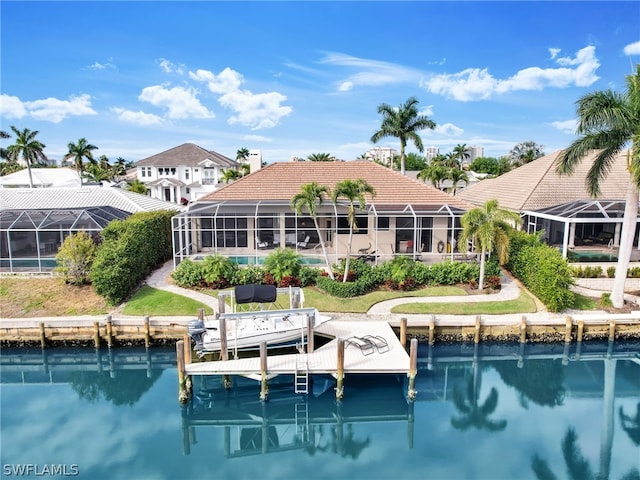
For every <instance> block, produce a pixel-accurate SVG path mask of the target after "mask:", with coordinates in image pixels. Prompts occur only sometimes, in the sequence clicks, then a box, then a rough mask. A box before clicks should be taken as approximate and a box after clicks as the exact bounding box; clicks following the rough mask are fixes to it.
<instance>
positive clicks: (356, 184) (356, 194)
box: [331, 178, 376, 283]
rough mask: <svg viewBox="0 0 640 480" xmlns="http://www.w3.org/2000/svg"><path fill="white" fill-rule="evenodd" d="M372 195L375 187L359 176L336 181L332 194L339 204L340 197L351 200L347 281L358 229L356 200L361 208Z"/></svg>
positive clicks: (343, 279) (374, 193) (346, 267)
mask: <svg viewBox="0 0 640 480" xmlns="http://www.w3.org/2000/svg"><path fill="white" fill-rule="evenodd" d="M367 193H368V194H369V195H371V198H374V197H375V196H376V191H375V189H374V188H373V187H372V186H371V185H369V183H367V181H366V180H364V179H362V178H359V179H358V180H342V181H341V182H338V183H336V186H335V187H334V189H333V194H332V195H331V200H332V201H333V203H334V204H336V205H337V203H338V199H340V198H345V199H347V201H348V202H349V208H348V210H347V221H348V222H349V242H348V243H347V260H346V262H345V264H344V275H343V278H342V282H343V283H344V282H346V281H347V276H348V274H349V261H350V260H351V242H352V240H353V232H354V231H357V230H358V225H357V222H356V206H355V203H356V201H357V202H358V205H359V206H360V208H361V209H363V208H364V207H365V205H366V203H367V202H366V199H365V194H367Z"/></svg>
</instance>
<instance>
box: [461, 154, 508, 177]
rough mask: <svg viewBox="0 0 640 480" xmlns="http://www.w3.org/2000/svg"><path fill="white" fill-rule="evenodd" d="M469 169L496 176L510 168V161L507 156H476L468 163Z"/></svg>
mask: <svg viewBox="0 0 640 480" xmlns="http://www.w3.org/2000/svg"><path fill="white" fill-rule="evenodd" d="M469 170H471V171H472V172H476V173H487V174H489V175H493V176H495V177H497V176H499V175H502V174H503V173H507V172H508V171H509V170H511V161H510V160H509V158H507V157H502V158H495V157H478V158H476V159H475V160H474V161H473V162H471V163H470V164H469Z"/></svg>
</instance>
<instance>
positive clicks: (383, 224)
mask: <svg viewBox="0 0 640 480" xmlns="http://www.w3.org/2000/svg"><path fill="white" fill-rule="evenodd" d="M376 230H386V231H388V230H389V217H378V222H377V225H376Z"/></svg>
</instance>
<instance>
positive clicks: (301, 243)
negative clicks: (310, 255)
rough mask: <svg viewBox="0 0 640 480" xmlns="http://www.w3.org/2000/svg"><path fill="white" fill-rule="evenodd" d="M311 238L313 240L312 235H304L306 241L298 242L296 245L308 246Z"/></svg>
mask: <svg viewBox="0 0 640 480" xmlns="http://www.w3.org/2000/svg"><path fill="white" fill-rule="evenodd" d="M309 240H311V237H310V236H309V235H307V236H306V237H304V241H302V242H298V243H296V246H297V247H298V248H308V247H307V245H308V244H309Z"/></svg>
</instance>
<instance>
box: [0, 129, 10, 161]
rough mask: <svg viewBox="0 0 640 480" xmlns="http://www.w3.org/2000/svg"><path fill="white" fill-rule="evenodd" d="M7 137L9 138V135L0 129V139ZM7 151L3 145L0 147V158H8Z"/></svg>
mask: <svg viewBox="0 0 640 480" xmlns="http://www.w3.org/2000/svg"><path fill="white" fill-rule="evenodd" d="M7 138H11V135H9V134H8V133H7V132H5V131H4V130H0V140H6V139H7ZM8 159H9V157H8V153H7V149H6V148H4V147H1V148H0V160H2V161H5V160H8Z"/></svg>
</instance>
